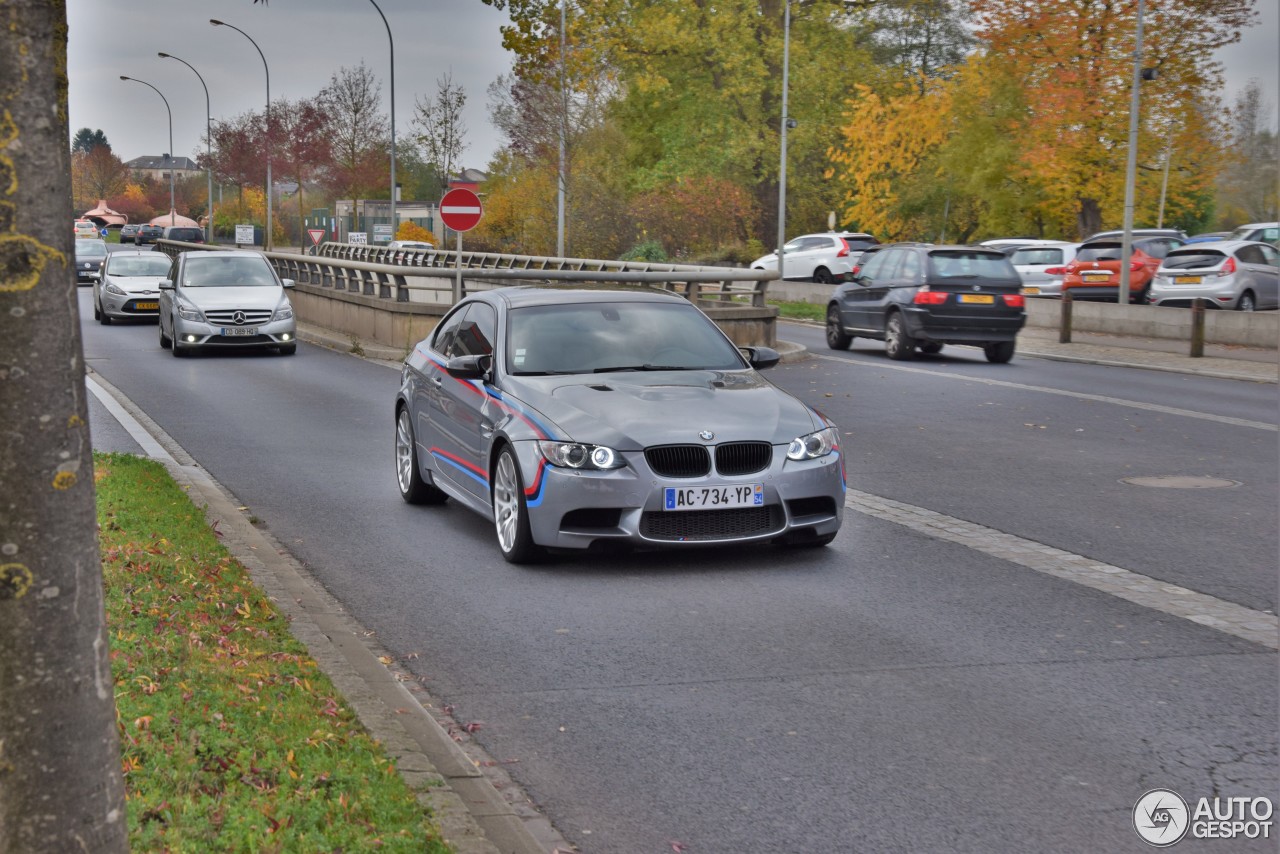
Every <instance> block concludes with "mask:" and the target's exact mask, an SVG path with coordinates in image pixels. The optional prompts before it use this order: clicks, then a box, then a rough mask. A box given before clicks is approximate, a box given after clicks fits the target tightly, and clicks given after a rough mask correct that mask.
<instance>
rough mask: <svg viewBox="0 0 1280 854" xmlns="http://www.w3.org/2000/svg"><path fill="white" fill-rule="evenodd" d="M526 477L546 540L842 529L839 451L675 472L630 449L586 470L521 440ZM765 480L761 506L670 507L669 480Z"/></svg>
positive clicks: (537, 536) (645, 543)
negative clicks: (754, 467) (741, 471)
mask: <svg viewBox="0 0 1280 854" xmlns="http://www.w3.org/2000/svg"><path fill="white" fill-rule="evenodd" d="M516 451H517V456H518V457H519V458H520V466H521V472H522V475H523V478H524V482H525V484H526V489H525V501H526V505H527V506H528V509H529V523H530V530H531V533H532V534H533V539H534V541H535V542H536V543H538V544H539V545H541V546H546V547H549V548H563V549H585V548H589V547H591V546H592V545H594V544H600V543H609V542H613V543H619V544H626V545H630V546H637V547H642V548H689V547H698V546H712V545H726V544H732V543H749V542H757V541H768V540H774V539H777V538H780V537H790V538H804V537H810V538H817V537H823V536H826V535H829V534H834V533H835V532H836V531H838V530H839V529H840V523H841V521H842V520H843V515H844V497H845V474H844V464H843V461H842V459H841V457H840V453H839V452H836V453H833V454H829V455H827V456H826V457H822V458H820V459H816V460H805V461H802V462H795V461H793V460H788V459H787V456H786V448H785V447H775V448H774V449H773V457H772V460H771V462H770V464H769V466H768V468H766V469H765V470H763V471H759V472H756V473H754V474H749V475H735V476H723V475H717V474H714V473H712V474H710V475H707V476H705V477H695V478H672V477H663V476H661V475H658V474H655V473H654V472H653V471H652V470H651V469H650V468H649V466H648V464H647V462H646V460H645V456H644V453H643V452H639V451H636V452H625V453H623V457H624V458H625V459H626V461H627V465H626V466H624V467H623V468H620V469H613V470H610V471H582V470H576V469H565V468H557V467H555V466H552V465H550V464H547V463H546V462H545V461H544V460H543V458H542V456H541V454H540V453H539V452H538V450H537V448H536V444H535V443H532V442H518V443H516ZM754 483H759V484H762V486H763V490H762V493H763V496H762V503H761V504H759V505H758V506H750V507H737V508H729V509H707V510H702V509H700V510H665V509H664V507H663V503H664V490H665V488H666V487H701V486H730V487H732V486H742V485H746V484H754Z"/></svg>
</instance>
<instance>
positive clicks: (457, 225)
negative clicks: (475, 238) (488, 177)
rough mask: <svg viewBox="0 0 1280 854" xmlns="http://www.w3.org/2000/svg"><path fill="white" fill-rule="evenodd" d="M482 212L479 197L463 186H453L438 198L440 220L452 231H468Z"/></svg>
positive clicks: (473, 226)
mask: <svg viewBox="0 0 1280 854" xmlns="http://www.w3.org/2000/svg"><path fill="white" fill-rule="evenodd" d="M483 214H484V208H483V207H481V206H480V197H479V196H477V195H476V194H475V193H473V192H472V191H471V190H468V189H467V188H465V187H455V188H454V189H452V190H450V191H449V192H447V193H445V194H444V198H443V199H441V200H440V221H441V222H443V223H444V224H445V225H446V226H448V227H449V228H452V229H453V230H454V231H470V230H471V229H473V228H475V227H476V225H477V224H479V222H480V217H481V215H483Z"/></svg>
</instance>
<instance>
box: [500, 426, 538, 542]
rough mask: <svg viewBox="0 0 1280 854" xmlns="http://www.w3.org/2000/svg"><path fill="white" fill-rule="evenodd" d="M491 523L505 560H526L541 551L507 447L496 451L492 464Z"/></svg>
mask: <svg viewBox="0 0 1280 854" xmlns="http://www.w3.org/2000/svg"><path fill="white" fill-rule="evenodd" d="M493 524H494V528H495V529H496V531H497V534H498V548H499V549H501V550H502V556H503V557H504V558H506V560H507V562H508V563H530V562H532V561H533V560H535V559H536V558H538V557H539V556H540V555H541V554H542V549H540V548H539V547H538V546H537V544H535V543H534V541H533V534H532V533H531V532H530V530H529V507H528V505H526V504H525V500H524V483H523V481H522V480H521V479H520V467H519V466H518V465H516V455H515V452H514V451H512V450H511V448H510V446H508V447H504V448H503V449H502V450H501V451H500V452H499V453H498V462H497V464H496V465H494V467H493Z"/></svg>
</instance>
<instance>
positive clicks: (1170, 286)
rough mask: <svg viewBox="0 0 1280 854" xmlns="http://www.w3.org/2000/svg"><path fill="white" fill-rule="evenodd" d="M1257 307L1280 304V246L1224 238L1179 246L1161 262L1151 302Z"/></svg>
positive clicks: (1249, 308)
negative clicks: (1198, 300) (1279, 248)
mask: <svg viewBox="0 0 1280 854" xmlns="http://www.w3.org/2000/svg"><path fill="white" fill-rule="evenodd" d="M1197 298H1200V299H1204V300H1207V301H1208V304H1209V306H1210V307H1211V308H1224V309H1236V310H1238V311H1255V310H1257V309H1267V308H1280V251H1277V250H1276V248H1275V247H1274V246H1272V245H1270V244H1268V243H1257V242H1254V241H1248V240H1221V241H1218V242H1217V243H1195V244H1192V245H1191V246H1184V247H1183V248H1181V249H1175V250H1173V251H1172V252H1170V253H1169V254H1168V255H1166V256H1165V257H1164V260H1163V261H1161V262H1160V269H1159V270H1157V271H1156V276H1155V278H1154V279H1153V280H1152V282H1151V289H1150V291H1149V292H1148V293H1147V302H1149V303H1151V304H1152V305H1163V306H1181V307H1188V306H1190V305H1191V303H1192V300H1194V299H1197Z"/></svg>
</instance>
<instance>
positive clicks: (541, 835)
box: [86, 369, 575, 854]
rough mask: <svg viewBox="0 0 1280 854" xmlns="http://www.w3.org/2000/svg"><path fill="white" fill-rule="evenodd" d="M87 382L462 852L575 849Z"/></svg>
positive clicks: (310, 587)
mask: <svg viewBox="0 0 1280 854" xmlns="http://www.w3.org/2000/svg"><path fill="white" fill-rule="evenodd" d="M86 382H87V383H88V384H89V385H90V391H91V392H93V393H94V394H95V396H97V397H99V398H100V399H102V402H103V404H104V405H105V406H106V407H107V409H108V410H110V411H111V413H112V415H113V416H115V417H116V418H117V419H118V420H119V421H120V423H121V424H122V426H124V427H125V429H126V430H128V431H129V433H130V434H131V435H134V438H135V439H136V440H138V442H139V444H140V445H141V446H142V448H143V450H144V451H145V452H146V453H147V454H148V456H150V457H151V458H152V459H155V460H157V461H158V462H160V463H162V464H163V465H164V466H165V468H167V469H168V471H169V473H170V475H171V476H172V477H173V479H174V480H175V481H176V482H177V483H178V484H179V486H181V487H182V488H183V490H184V491H185V492H186V493H187V494H188V495H189V496H190V497H191V500H192V501H193V502H194V503H195V504H196V506H197V507H199V508H200V509H202V510H203V511H204V513H205V517H206V519H207V520H208V523H209V525H210V527H212V528H213V529H214V530H215V532H216V533H218V534H219V540H220V541H221V542H222V544H223V545H224V546H225V547H226V548H227V550H228V551H229V552H230V553H231V554H232V556H233V557H235V559H236V560H238V561H240V562H241V563H242V564H243V565H244V566H245V568H246V569H247V570H248V571H249V574H250V576H251V577H252V579H253V581H254V583H256V584H257V585H258V586H259V587H260V588H261V589H262V591H263V592H264V593H265V594H266V595H267V596H268V597H270V599H271V601H272V602H273V603H274V604H275V605H276V607H278V608H279V609H280V611H281V612H282V613H283V614H284V615H285V617H286V618H287V619H288V620H289V631H290V632H291V633H292V634H293V636H294V637H295V638H297V640H298V641H299V642H300V643H302V644H303V645H305V646H306V648H307V652H308V654H310V655H311V657H312V658H314V659H315V661H316V663H317V664H318V665H319V667H320V669H321V670H323V671H324V673H325V675H327V676H328V677H329V678H330V679H331V680H332V681H333V683H334V686H335V687H336V688H337V689H338V690H339V691H340V692H341V693H342V696H343V697H344V699H345V700H346V701H347V703H348V704H349V705H350V706H351V708H352V710H353V711H354V712H355V713H356V716H357V717H358V718H359V719H360V723H361V724H362V725H363V726H364V727H365V728H366V729H367V730H368V731H369V732H370V734H371V735H372V736H373V737H374V738H375V739H376V740H377V741H379V742H380V743H381V744H382V746H383V748H384V749H385V750H386V751H387V755H388V756H389V757H390V758H391V759H392V760H393V761H394V762H395V764H396V770H397V771H398V772H399V774H400V776H401V777H402V778H403V779H404V781H405V782H406V783H407V784H408V786H409V788H410V790H411V791H412V792H413V793H414V794H415V796H416V797H417V799H418V802H419V803H420V804H421V805H422V806H424V807H426V808H427V809H429V810H430V811H431V814H432V815H433V817H434V818H435V820H436V822H437V823H438V824H439V826H440V831H441V835H442V837H443V838H444V840H445V841H446V842H447V843H448V844H449V846H450V847H451V848H452V849H453V851H455V852H457V854H547V852H555V851H572V850H575V849H574V848H573V847H572V846H571V845H570V844H569V843H568V842H567V841H566V840H565V839H564V838H563V837H562V836H561V835H560V834H559V832H558V831H556V829H555V828H554V827H553V826H552V825H551V822H550V821H549V820H547V819H546V818H545V817H544V816H543V815H542V814H541V813H540V812H538V811H537V809H536V808H535V807H534V806H533V804H532V802H531V801H530V800H529V799H528V798H527V796H525V795H524V794H523V792H522V791H521V790H520V788H519V786H517V785H516V784H515V783H514V782H513V781H512V780H511V778H510V777H509V776H508V775H507V774H506V773H505V772H503V771H502V770H501V768H500V767H499V764H498V763H496V762H494V761H493V760H492V759H490V758H489V757H488V755H487V754H485V753H484V751H483V750H481V748H480V747H479V746H478V745H476V744H475V742H474V741H472V740H471V738H470V737H469V736H468V735H467V734H466V733H465V731H464V730H463V729H462V728H461V727H460V726H459V725H458V724H457V722H456V721H454V720H453V719H452V717H451V716H449V715H448V714H446V713H444V712H443V711H441V710H440V707H439V706H438V705H437V704H435V703H434V701H433V699H432V697H431V696H430V695H429V694H428V693H427V692H426V690H425V689H424V688H422V687H421V686H420V685H418V684H414V683H413V677H412V676H411V675H410V674H409V673H408V671H406V670H404V669H403V668H400V667H398V666H397V665H396V664H394V663H390V664H384V663H383V662H384V661H388V662H390V661H391V659H390V656H389V654H388V653H387V651H386V650H384V649H382V648H381V646H380V645H379V644H378V643H377V641H376V640H375V639H374V637H373V632H370V631H368V630H366V629H364V627H363V626H361V625H360V624H359V623H357V622H356V621H355V620H354V619H353V618H352V617H351V616H350V615H348V614H347V613H346V612H345V610H344V609H343V607H342V605H341V603H339V602H338V601H337V600H336V599H335V598H333V596H331V595H330V594H329V593H328V591H326V590H325V589H324V588H323V586H322V585H321V584H320V583H319V582H318V581H316V580H315V579H314V578H313V577H312V576H311V575H310V573H308V572H307V570H306V569H305V568H304V567H303V566H302V565H301V564H300V563H299V562H298V561H297V560H295V559H294V557H293V556H292V555H290V554H289V552H288V550H286V549H285V548H284V547H283V546H281V545H280V543H278V542H276V540H275V539H274V538H273V537H272V536H271V535H270V534H268V533H267V532H265V531H262V530H260V529H258V528H257V527H255V526H254V525H253V524H252V523H251V522H250V521H249V516H248V514H247V513H246V512H245V509H244V507H243V505H242V504H241V503H240V502H239V501H238V500H237V499H236V498H235V496H234V495H232V494H231V493H230V492H229V491H227V490H226V488H225V487H223V486H222V485H221V484H219V483H218V482H217V481H215V480H214V479H213V478H212V477H210V475H209V474H208V473H207V472H206V471H205V470H204V469H203V468H202V467H201V466H200V465H199V464H198V463H197V462H196V461H195V460H194V459H193V458H192V457H191V456H190V455H189V454H187V453H186V451H185V450H183V448H182V447H181V446H180V445H179V444H178V443H177V442H175V441H174V440H173V439H172V437H170V436H168V434H166V433H165V432H164V431H163V430H162V429H160V427H159V426H158V425H156V424H155V422H154V421H152V420H151V419H150V418H149V417H148V416H147V415H146V413H144V412H142V411H141V410H140V409H138V407H137V406H136V405H135V404H134V403H133V402H132V401H131V400H129V399H128V398H127V397H125V396H124V395H123V394H122V393H121V392H120V391H119V390H117V389H116V388H115V387H113V386H112V385H111V384H110V383H108V382H107V381H106V380H105V379H103V378H102V377H101V376H100V375H98V374H97V373H95V372H93V371H92V369H90V370H89V372H88V374H87V376H86ZM93 385H97V386H98V387H99V388H98V389H94V388H93ZM99 390H101V392H102V393H99ZM482 769H483V770H482Z"/></svg>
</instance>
